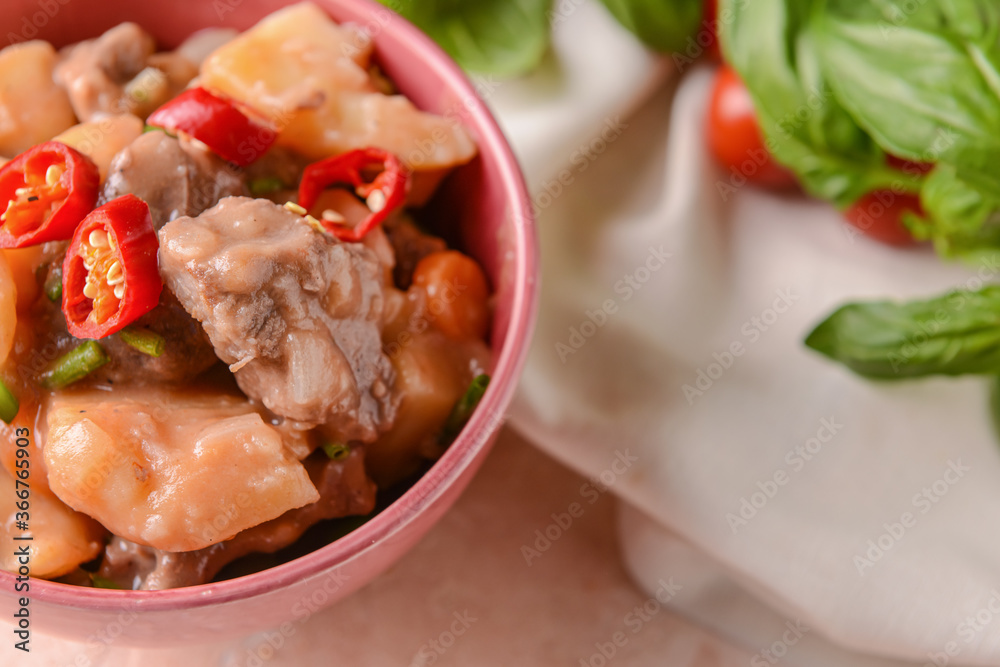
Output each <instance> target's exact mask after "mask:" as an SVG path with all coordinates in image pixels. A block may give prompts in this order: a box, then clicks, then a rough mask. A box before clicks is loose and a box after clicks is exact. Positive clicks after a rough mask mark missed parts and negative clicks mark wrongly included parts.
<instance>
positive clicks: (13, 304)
mask: <svg viewBox="0 0 1000 667" xmlns="http://www.w3.org/2000/svg"><path fill="white" fill-rule="evenodd" d="M16 328H17V284H16V283H15V282H14V274H13V272H12V271H11V270H10V262H9V261H7V256H6V255H5V254H4V253H2V252H0V365H2V364H3V363H4V362H5V361H7V355H8V354H10V348H11V346H12V345H13V344H14V330H15V329H16Z"/></svg>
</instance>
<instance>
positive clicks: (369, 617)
mask: <svg viewBox="0 0 1000 667" xmlns="http://www.w3.org/2000/svg"><path fill="white" fill-rule="evenodd" d="M584 482H585V480H583V479H582V478H580V477H579V476H577V475H576V474H574V473H572V472H570V471H569V470H567V469H565V468H563V467H562V466H560V465H559V464H558V463H556V462H554V461H553V460H551V459H549V458H547V457H546V456H545V455H543V454H541V453H539V452H538V451H537V450H535V449H534V448H532V447H531V446H530V445H528V444H526V443H525V442H524V441H523V440H522V439H521V438H520V437H518V436H517V435H516V434H514V433H513V432H512V431H510V430H507V431H505V432H504V433H503V434H502V435H501V438H500V441H499V442H498V444H497V447H496V449H495V451H494V452H493V453H492V454H491V456H490V458H489V459H488V461H487V462H486V464H485V466H484V469H483V471H482V472H481V473H480V475H479V476H478V477H477V478H476V479H475V480H474V481H473V483H472V485H471V487H470V488H469V490H468V491H467V492H466V494H465V495H464V496H463V497H462V498H461V500H460V501H459V502H458V504H457V505H456V506H455V507H454V508H453V509H452V510H451V512H450V513H449V514H448V515H447V516H446V517H445V518H444V520H443V521H442V522H441V523H440V524H438V525H437V526H436V527H435V528H434V529H433V530H432V531H431V533H430V534H429V535H428V537H427V538H426V539H425V540H424V541H423V542H422V543H420V545H419V546H418V547H417V548H416V549H414V550H413V551H412V552H411V553H409V554H408V555H407V556H406V557H404V559H403V560H402V561H401V562H400V563H399V564H397V565H396V566H395V567H394V568H393V569H391V570H390V571H389V572H387V573H386V574H384V575H383V576H381V577H380V578H378V579H377V580H375V581H374V582H373V583H372V584H370V585H369V586H368V587H367V588H365V589H363V590H362V591H360V592H359V593H358V594H356V595H354V596H353V597H351V598H349V599H347V600H346V601H344V602H342V603H341V604H339V605H337V606H335V607H333V608H331V609H327V610H324V611H322V612H320V613H317V614H314V615H312V616H311V617H309V618H308V619H305V620H303V621H301V622H297V623H296V624H295V625H294V626H293V627H292V628H291V629H290V632H286V633H285V634H281V633H270V634H269V633H264V634H262V635H255V636H253V637H250V638H247V639H245V640H243V641H241V642H236V643H232V642H229V643H225V644H212V645H204V646H177V647H176V648H170V649H164V650H142V649H131V648H128V647H124V646H119V645H116V644H114V643H113V644H111V645H110V646H109V645H106V644H103V643H101V642H99V641H98V642H93V643H92V644H91V645H90V646H87V645H81V644H74V643H70V642H66V641H62V640H59V639H56V638H52V637H43V636H37V635H36V636H35V637H33V640H32V648H33V650H32V653H31V654H30V656H27V657H25V656H23V655H13V654H14V651H13V650H12V649H11V647H10V643H11V642H9V641H4V642H3V645H2V646H0V665H3V666H4V667H7V666H8V665H18V666H20V665H32V666H39V667H40V666H46V667H49V666H51V667H69V666H71V665H72V666H74V667H76V666H77V665H80V666H91V667H97V666H114V667H126V666H129V667H131V666H134V667H176V666H183V667H254V666H255V665H256V666H261V665H268V666H269V667H311V666H313V665H317V666H319V665H324V666H325V665H350V666H352V667H363V666H366V665H373V666H383V665H385V666H395V665H402V666H406V665H410V666H417V665H431V664H434V665H445V666H447V665H463V666H468V665H473V666H478V665H483V666H488V665H518V666H521V667H532V666H535V665H538V666H543V665H544V666H546V667H550V666H555V665H571V666H576V665H587V664H590V665H593V666H594V667H601V666H602V665H630V666H636V667H646V666H649V667H653V666H654V665H655V666H656V667H660V666H663V665H669V666H670V667H736V666H737V665H739V666H740V667H745V666H746V665H748V664H750V657H751V656H750V654H749V653H747V652H745V651H742V650H738V649H735V648H733V647H731V646H728V645H726V644H725V643H724V642H722V641H721V640H719V639H717V638H714V637H712V636H711V635H709V634H707V633H706V632H705V631H703V630H701V629H700V628H697V627H694V626H692V625H690V624H689V623H687V622H686V621H684V620H682V619H680V618H678V617H676V616H674V615H672V614H670V613H669V612H667V611H665V610H660V611H658V612H657V613H655V614H653V615H650V616H648V617H647V618H648V620H644V621H643V622H642V626H641V628H639V629H638V630H636V625H637V624H636V622H635V619H636V618H637V617H636V616H632V617H631V619H629V621H628V622H627V621H626V617H627V616H628V615H629V614H630V613H632V612H633V610H634V609H635V607H636V606H637V605H641V604H643V603H644V602H646V601H647V599H648V598H647V596H646V595H644V594H643V593H641V592H640V591H639V590H637V589H636V588H635V587H634V586H633V585H632V583H631V582H630V581H629V580H628V578H627V577H626V575H625V572H624V571H623V569H622V567H621V565H620V561H619V558H618V555H617V551H616V545H615V539H614V517H613V515H614V502H615V501H614V500H613V499H612V498H610V497H603V498H601V499H600V500H599V501H597V502H596V503H595V504H593V505H588V506H587V507H586V508H585V510H584V514H583V516H581V517H580V518H579V519H577V520H575V521H574V522H573V524H572V526H571V527H569V528H568V529H567V530H566V531H565V532H563V534H562V535H561V536H560V537H559V538H558V539H556V540H555V541H554V542H553V543H552V544H551V546H550V547H549V548H548V549H547V550H546V551H544V553H541V555H540V556H538V557H536V558H533V560H532V563H531V565H530V566H529V565H527V564H526V562H525V557H524V555H523V554H522V546H524V545H531V544H533V543H534V541H535V540H536V538H537V535H536V533H535V531H536V530H544V529H545V528H546V527H547V526H549V524H551V523H552V521H553V519H552V514H553V513H557V514H559V513H562V512H565V511H566V509H567V507H568V506H569V505H570V504H571V503H572V502H573V500H574V499H579V498H580V495H579V490H580V487H581V485H582V484H583V483H584ZM163 632H164V634H165V635H167V636H169V634H170V629H169V628H164V629H163ZM617 633H621V634H617ZM9 634H10V633H9V631H7V630H3V631H2V635H3V636H9ZM616 638H617V639H618V641H619V643H620V644H623V645H622V646H618V647H615V646H614V643H613V642H614V640H615V639H616ZM275 645H278V646H279V647H278V648H277V649H275V648H273V647H274V646H275ZM601 648H604V650H605V652H611V650H612V648H613V650H614V655H613V657H612V659H610V660H605V659H604V658H603V656H601V654H600V652H599V651H600V649H601Z"/></svg>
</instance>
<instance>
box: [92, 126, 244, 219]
mask: <svg viewBox="0 0 1000 667" xmlns="http://www.w3.org/2000/svg"><path fill="white" fill-rule="evenodd" d="M244 193H245V186H244V182H243V174H242V173H241V172H239V171H238V170H235V169H232V168H230V166H229V165H228V164H226V163H225V162H224V161H222V160H221V159H219V158H217V157H215V156H214V155H212V154H211V153H208V152H206V151H204V150H202V149H200V148H198V147H196V146H192V145H190V144H188V143H186V142H182V141H180V140H178V139H175V138H173V137H171V136H169V135H167V134H166V133H164V132H147V133H146V134H143V135H142V136H140V137H139V138H138V139H136V140H135V141H133V142H132V143H131V144H130V145H129V146H128V148H126V149H125V150H123V151H121V152H120V153H118V155H116V156H115V159H114V160H113V161H112V162H111V170H110V172H109V174H108V180H107V182H106V183H105V184H104V188H103V189H102V191H101V198H100V201H99V202H98V203H99V204H105V203H107V202H109V201H111V200H112V199H117V198H118V197H121V196H122V195H126V194H133V195H135V196H136V197H139V198H140V199H142V200H143V201H145V202H146V203H147V204H149V212H150V215H152V216H153V226H154V227H156V228H157V229H159V228H160V227H162V226H163V225H165V224H167V223H168V222H170V221H171V220H175V219H177V218H180V217H182V216H195V215H198V214H200V213H202V212H203V211H205V210H207V209H209V208H211V207H212V206H215V205H216V204H217V203H218V202H219V200H220V199H223V198H225V197H230V196H235V195H242V194H244Z"/></svg>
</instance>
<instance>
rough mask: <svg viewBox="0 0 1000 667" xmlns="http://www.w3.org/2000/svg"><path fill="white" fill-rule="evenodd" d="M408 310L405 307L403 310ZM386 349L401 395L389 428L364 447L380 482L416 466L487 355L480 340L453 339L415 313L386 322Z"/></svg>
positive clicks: (410, 471)
mask: <svg viewBox="0 0 1000 667" xmlns="http://www.w3.org/2000/svg"><path fill="white" fill-rule="evenodd" d="M406 310H407V309H406V308H405V307H404V309H403V312H405V311H406ZM386 333H387V334H389V335H390V336H391V337H389V338H386V339H385V341H386V344H385V348H386V353H387V354H388V355H389V359H390V360H391V361H392V364H393V366H394V367H395V369H396V386H395V389H396V391H397V392H399V394H400V395H401V396H402V397H403V399H402V402H401V403H400V405H399V411H398V412H397V413H396V421H395V422H394V423H393V427H392V429H391V430H389V432H388V433H386V434H384V435H383V436H382V437H380V438H379V439H378V440H377V441H376V442H375V443H374V444H372V445H369V446H368V450H367V453H366V455H365V463H366V465H367V466H368V470H369V474H370V475H371V476H372V479H374V480H375V483H376V484H378V485H379V487H383V486H388V485H391V484H394V483H395V482H398V481H400V480H402V479H404V478H406V477H407V476H409V475H411V474H413V473H414V472H416V471H417V469H418V467H419V465H420V462H421V460H423V458H424V457H425V454H426V453H427V452H428V451H429V450H435V449H436V443H434V441H433V438H434V436H436V435H437V433H438V432H439V431H440V430H441V427H442V426H444V423H445V421H446V420H447V419H448V415H450V414H451V411H452V409H453V408H454V407H455V403H456V402H458V399H460V398H461V397H462V395H463V394H464V393H465V390H466V389H468V387H469V383H470V382H471V381H472V378H473V376H474V375H476V374H477V371H476V370H475V369H478V368H482V367H484V366H485V364H486V363H487V360H488V358H489V350H488V348H487V347H486V345H485V344H484V343H482V342H479V341H461V342H460V341H453V340H450V339H448V338H447V337H445V336H444V335H443V334H441V333H440V332H439V331H436V330H434V329H431V328H430V327H429V324H428V323H427V322H426V321H425V320H423V319H422V318H421V317H420V315H419V312H418V313H417V314H416V317H412V316H411V317H410V318H408V323H407V325H406V326H405V327H403V328H400V327H399V326H398V323H395V324H390V325H388V326H387V327H386Z"/></svg>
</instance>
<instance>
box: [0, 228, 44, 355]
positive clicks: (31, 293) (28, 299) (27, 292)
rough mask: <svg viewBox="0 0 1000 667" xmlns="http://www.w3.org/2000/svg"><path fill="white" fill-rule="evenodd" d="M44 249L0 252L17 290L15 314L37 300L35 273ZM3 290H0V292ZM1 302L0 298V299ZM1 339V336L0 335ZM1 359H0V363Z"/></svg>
mask: <svg viewBox="0 0 1000 667" xmlns="http://www.w3.org/2000/svg"><path fill="white" fill-rule="evenodd" d="M44 254H45V252H44V249H43V248H42V246H30V247H28V248H5V249H4V250H0V255H4V256H5V257H6V258H7V262H8V263H9V264H10V272H11V275H13V277H14V285H15V286H16V288H17V312H19V313H23V312H24V311H26V310H28V309H29V308H31V305H32V304H33V303H35V299H37V298H38V292H39V285H38V279H37V278H36V274H35V272H36V271H37V270H38V267H39V266H40V265H41V264H42V261H43V259H44ZM2 289H3V288H0V291H2ZM0 300H2V297H0ZM0 337H2V335H0ZM2 362H3V358H2V357H0V363H2Z"/></svg>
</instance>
